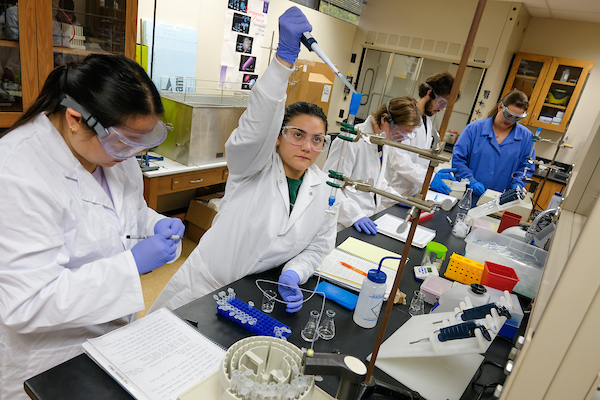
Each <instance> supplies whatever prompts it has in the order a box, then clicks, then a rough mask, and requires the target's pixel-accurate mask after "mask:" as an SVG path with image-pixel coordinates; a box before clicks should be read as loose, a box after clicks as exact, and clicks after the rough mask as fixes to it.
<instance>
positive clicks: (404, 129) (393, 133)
mask: <svg viewBox="0 0 600 400" xmlns="http://www.w3.org/2000/svg"><path fill="white" fill-rule="evenodd" d="M415 131H416V128H415V127H414V126H406V125H395V126H394V127H393V128H392V127H391V126H390V138H391V139H392V140H393V141H394V142H401V141H403V140H410V139H412V138H414V137H415V135H416V134H417V133H416V132H415Z"/></svg>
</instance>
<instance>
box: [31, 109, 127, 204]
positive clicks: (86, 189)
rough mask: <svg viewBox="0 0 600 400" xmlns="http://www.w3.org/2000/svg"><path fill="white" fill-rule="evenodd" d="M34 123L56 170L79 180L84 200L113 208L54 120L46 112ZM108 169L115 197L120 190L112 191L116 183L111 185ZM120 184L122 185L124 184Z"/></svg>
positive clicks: (68, 177) (110, 186)
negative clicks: (53, 123) (51, 120)
mask: <svg viewBox="0 0 600 400" xmlns="http://www.w3.org/2000/svg"><path fill="white" fill-rule="evenodd" d="M33 123H34V125H35V126H36V128H37V130H38V132H39V135H38V137H39V138H40V141H41V142H42V144H43V145H44V148H46V149H47V151H48V154H50V155H51V156H52V158H53V159H54V161H55V165H54V166H53V167H54V168H55V170H56V172H57V173H62V174H63V175H64V176H65V178H67V179H70V180H73V181H75V182H77V184H78V186H79V195H80V196H81V199H82V200H84V201H89V202H91V203H96V204H101V205H103V206H104V207H107V208H111V209H112V208H113V204H112V202H111V201H110V199H109V198H108V195H107V194H106V192H105V191H104V189H102V187H101V186H100V185H99V184H98V182H97V181H96V179H95V178H94V177H93V176H92V174H90V173H89V172H88V171H87V170H86V169H85V168H84V167H83V165H81V163H80V162H79V160H78V159H77V158H76V157H75V155H73V152H72V151H71V149H70V148H69V146H68V145H67V143H66V142H65V140H64V138H63V137H62V135H61V134H60V132H58V130H57V129H56V128H55V127H54V125H52V122H50V119H48V117H47V116H46V115H45V114H40V115H39V116H38V117H37V118H36V119H35V120H34V121H33ZM108 169H110V168H107V169H105V175H106V179H107V182H108V185H109V188H110V189H111V193H112V194H113V197H115V194H118V191H117V188H115V191H116V192H113V191H112V190H113V187H115V184H114V183H113V184H112V185H111V183H110V180H109V175H110V174H107V173H106V171H107V170H108ZM120 186H121V187H122V185H120ZM122 190H123V189H122V188H121V196H122Z"/></svg>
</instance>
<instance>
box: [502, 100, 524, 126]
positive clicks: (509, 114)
mask: <svg viewBox="0 0 600 400" xmlns="http://www.w3.org/2000/svg"><path fill="white" fill-rule="evenodd" d="M500 106H502V115H503V116H504V118H505V119H506V120H507V121H510V122H519V121H520V120H522V119H523V118H525V117H526V116H527V112H524V113H523V114H517V113H515V112H513V111H511V110H509V109H508V107H506V106H505V105H504V104H503V103H500Z"/></svg>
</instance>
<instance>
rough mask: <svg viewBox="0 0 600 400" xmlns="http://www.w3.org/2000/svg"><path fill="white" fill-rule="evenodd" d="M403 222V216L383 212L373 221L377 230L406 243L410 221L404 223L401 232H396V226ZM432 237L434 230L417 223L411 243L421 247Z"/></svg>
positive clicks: (433, 236)
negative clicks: (404, 225)
mask: <svg viewBox="0 0 600 400" xmlns="http://www.w3.org/2000/svg"><path fill="white" fill-rule="evenodd" d="M403 222H404V218H398V217H395V216H393V215H390V214H384V215H382V216H381V217H379V218H377V219H376V220H375V223H376V224H377V232H379V233H382V234H384V235H386V236H389V237H391V238H394V239H396V240H399V241H401V242H403V243H406V238H407V236H408V231H409V230H410V229H409V228H410V222H409V223H408V224H407V225H406V227H405V228H404V230H403V231H402V232H400V233H398V232H397V229H398V227H399V226H400V224H402V223H403ZM434 238H435V231H434V230H433V229H429V228H426V227H424V226H421V225H417V230H416V231H415V235H414V236H413V241H412V243H411V245H412V246H415V247H418V248H419V249H422V248H424V247H425V246H427V243H429V242H431V241H432V240H433V239H434Z"/></svg>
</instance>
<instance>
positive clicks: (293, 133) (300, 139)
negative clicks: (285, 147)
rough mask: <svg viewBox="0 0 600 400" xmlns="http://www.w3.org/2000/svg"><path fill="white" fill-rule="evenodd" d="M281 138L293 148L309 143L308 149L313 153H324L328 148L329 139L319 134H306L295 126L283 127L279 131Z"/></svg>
mask: <svg viewBox="0 0 600 400" xmlns="http://www.w3.org/2000/svg"><path fill="white" fill-rule="evenodd" d="M281 136H283V137H284V138H285V139H286V140H287V141H288V142H290V143H291V144H293V145H294V146H302V145H303V144H304V143H306V142H307V141H309V143H310V147H311V149H312V150H314V151H319V152H321V151H325V150H327V149H328V148H329V138H328V137H327V136H325V135H322V134H320V133H308V132H306V131H304V130H302V129H300V128H298V127H297V126H284V127H283V128H282V129H281Z"/></svg>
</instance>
